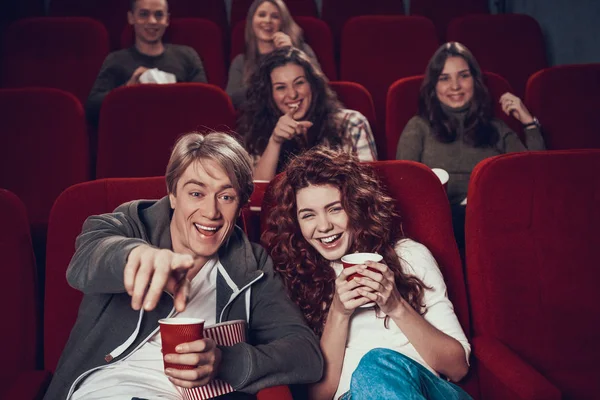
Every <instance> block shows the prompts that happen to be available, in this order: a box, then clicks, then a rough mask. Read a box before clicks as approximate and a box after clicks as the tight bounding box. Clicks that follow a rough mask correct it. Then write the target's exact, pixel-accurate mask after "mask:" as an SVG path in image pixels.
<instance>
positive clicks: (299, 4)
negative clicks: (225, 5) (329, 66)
mask: <svg viewBox="0 0 600 400" xmlns="http://www.w3.org/2000/svg"><path fill="white" fill-rule="evenodd" d="M252 1H253V0H232V1H231V15H230V22H229V24H230V26H236V25H237V24H238V23H239V22H240V21H246V17H247V16H248V9H249V8H250V5H251V4H252ZM285 5H286V6H287V8H288V10H289V11H290V14H292V16H293V17H294V20H295V19H296V17H298V16H304V17H318V16H319V13H318V12H317V3H316V2H315V0H286V1H285Z"/></svg>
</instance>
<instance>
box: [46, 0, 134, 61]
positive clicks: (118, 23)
mask: <svg viewBox="0 0 600 400" xmlns="http://www.w3.org/2000/svg"><path fill="white" fill-rule="evenodd" d="M128 11H129V1H123V0H86V1H81V0H52V1H51V2H50V9H49V13H50V16H52V17H89V18H93V19H95V20H97V21H99V22H100V23H101V24H102V25H104V27H106V30H107V31H108V36H109V37H110V47H111V49H117V48H118V46H119V38H120V35H121V31H122V30H123V27H124V26H125V25H127V12H128ZM57 43H58V42H57ZM97 72H98V71H96V73H97Z"/></svg>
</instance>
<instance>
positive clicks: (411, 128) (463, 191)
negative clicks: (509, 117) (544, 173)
mask: <svg viewBox="0 0 600 400" xmlns="http://www.w3.org/2000/svg"><path fill="white" fill-rule="evenodd" d="M444 111H445V112H446V113H448V114H450V115H451V117H452V118H457V119H458V120H459V126H460V128H459V131H458V133H457V138H456V140H455V141H454V142H451V143H443V142H440V141H438V140H437V139H436V138H435V137H434V136H433V133H432V132H431V126H430V125H429V122H428V121H426V120H425V119H423V118H421V117H419V116H415V117H413V118H411V119H410V121H408V123H407V124H406V127H405V128H404V130H403V131H402V135H401V136H400V140H399V141H398V148H397V151H396V159H398V160H412V161H418V162H421V163H423V164H425V165H427V166H428V167H429V168H443V169H445V170H446V171H447V172H448V174H449V175H450V180H449V181H448V198H449V200H450V203H451V204H458V203H460V202H461V201H463V199H464V198H465V197H467V188H468V185H469V178H470V176H471V171H473V168H475V165H477V164H478V163H479V162H480V161H482V160H484V159H486V158H488V157H492V156H496V155H499V154H504V153H512V152H518V151H527V150H544V149H545V145H544V139H543V138H542V135H541V132H540V130H539V129H538V128H537V127H536V128H529V129H525V135H526V142H527V146H525V145H524V144H523V142H521V140H520V139H519V137H518V136H517V134H516V133H515V132H513V131H512V130H511V129H510V128H509V127H508V126H507V125H506V124H505V123H504V121H502V120H499V119H493V120H492V125H493V126H494V128H496V129H497V131H498V136H499V139H498V142H497V143H496V144H495V145H494V146H491V147H474V146H473V145H471V144H468V143H466V142H465V140H464V132H463V129H462V127H463V122H464V118H465V116H466V111H465V110H451V109H447V108H445V109H444Z"/></svg>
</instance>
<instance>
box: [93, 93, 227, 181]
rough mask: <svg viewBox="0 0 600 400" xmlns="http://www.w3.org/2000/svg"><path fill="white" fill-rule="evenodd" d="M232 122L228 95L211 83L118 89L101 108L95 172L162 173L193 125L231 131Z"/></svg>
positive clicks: (117, 174) (98, 174)
mask: <svg viewBox="0 0 600 400" xmlns="http://www.w3.org/2000/svg"><path fill="white" fill-rule="evenodd" d="M234 126H235V117H234V111H233V106H232V105H231V100H230V99H229V96H227V94H226V93H225V92H224V91H223V90H222V89H220V88H218V87H216V86H213V85H208V84H203V83H178V84H172V85H138V86H131V87H123V88H118V89H115V90H113V91H112V92H110V93H109V94H108V95H107V96H106V99H105V100H104V103H103V104H102V109H101V110H100V123H99V127H98V157H97V163H96V177H98V178H108V177H134V176H155V175H162V174H164V172H165V166H166V165H167V162H168V161H169V155H170V154H171V149H172V147H173V145H174V144H175V141H176V140H177V138H178V137H179V136H181V135H182V134H184V133H188V132H191V131H207V132H209V131H211V130H218V131H225V132H229V131H230V130H231V129H233V127H234Z"/></svg>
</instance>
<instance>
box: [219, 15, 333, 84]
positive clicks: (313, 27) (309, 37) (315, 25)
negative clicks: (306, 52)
mask: <svg viewBox="0 0 600 400" xmlns="http://www.w3.org/2000/svg"><path fill="white" fill-rule="evenodd" d="M294 21H296V23H297V24H298V25H299V26H300V27H301V28H302V30H303V36H304V40H305V41H306V43H308V44H309V45H310V47H311V48H312V49H313V50H314V52H315V55H316V56H317V59H318V60H319V64H320V65H321V69H322V70H323V73H324V74H325V76H327V78H329V80H335V79H336V78H337V67H336V65H335V59H334V56H333V38H332V36H331V30H330V29H329V27H328V26H327V24H326V23H325V22H323V21H322V20H320V19H317V18H314V17H294ZM245 29H246V21H245V20H242V21H240V22H239V23H237V24H236V25H235V27H234V28H233V31H232V32H231V52H230V59H231V60H233V59H234V58H235V56H237V55H238V54H241V53H243V52H244V50H245V48H246V40H245V38H244V30H245Z"/></svg>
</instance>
